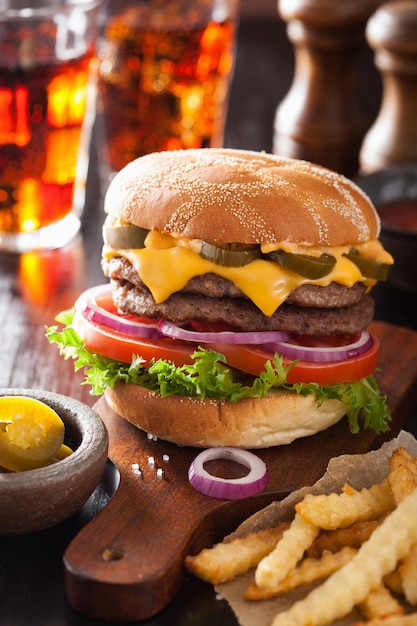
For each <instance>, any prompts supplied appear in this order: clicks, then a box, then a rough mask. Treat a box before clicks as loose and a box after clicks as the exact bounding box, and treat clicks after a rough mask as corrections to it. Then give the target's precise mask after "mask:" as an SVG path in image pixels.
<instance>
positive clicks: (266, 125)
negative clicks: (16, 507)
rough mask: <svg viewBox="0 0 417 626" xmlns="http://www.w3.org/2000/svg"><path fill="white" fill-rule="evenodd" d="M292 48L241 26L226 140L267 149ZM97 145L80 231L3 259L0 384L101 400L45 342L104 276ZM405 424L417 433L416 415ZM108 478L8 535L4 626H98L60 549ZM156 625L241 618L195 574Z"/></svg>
mask: <svg viewBox="0 0 417 626" xmlns="http://www.w3.org/2000/svg"><path fill="white" fill-rule="evenodd" d="M361 67H362V71H363V75H364V92H363V93H364V98H365V101H366V106H367V107H368V109H369V114H370V117H372V115H374V114H375V112H376V110H377V108H378V106H379V97H380V91H379V87H380V86H379V81H378V76H377V75H376V72H375V70H374V67H373V64H372V58H371V55H370V54H369V53H368V51H367V50H364V56H363V62H362V66H361ZM292 72H293V57H292V49H291V47H290V45H289V43H288V41H287V39H286V35H285V27H284V25H283V24H282V23H281V22H280V21H279V20H278V18H276V19H268V20H265V21H258V22H249V21H243V22H242V24H241V27H240V33H239V41H238V55H237V63H236V71H235V77H234V82H233V86H232V92H231V99H230V110H229V116H228V122H227V128H226V136H225V145H226V146H229V147H236V148H247V149H254V150H267V151H269V150H270V149H271V146H272V127H273V118H274V113H275V108H276V106H277V104H278V102H279V101H280V100H281V98H282V97H283V96H284V95H285V93H286V91H287V89H288V87H289V85H290V82H291V78H292ZM98 162H99V155H98V154H97V151H95V150H93V152H92V165H91V168H90V170H91V171H90V175H89V181H88V196H87V210H86V215H85V222H84V226H83V233H82V237H80V239H79V240H78V241H77V242H75V243H74V244H73V245H71V246H69V247H68V248H67V249H65V250H61V251H51V252H45V253H42V254H26V255H22V256H21V257H17V256H8V255H1V256H0V388H7V387H15V388H19V387H21V388H40V389H46V390H50V391H56V392H59V393H62V394H65V395H68V396H72V397H74V398H77V399H79V400H81V401H83V402H85V403H86V404H88V405H93V404H94V403H95V401H96V398H94V397H92V396H90V395H89V391H88V389H87V387H85V386H81V384H80V383H81V380H82V374H74V372H73V365H72V362H65V361H63V360H62V359H61V358H59V356H58V353H57V350H56V348H55V347H54V346H50V345H49V344H48V342H47V340H46V339H45V336H44V332H45V331H44V329H45V326H46V325H49V324H51V323H53V321H54V317H55V315H56V313H57V312H58V311H60V310H62V309H65V308H68V307H70V306H71V305H72V304H73V302H74V300H75V298H76V297H77V295H78V294H79V293H80V292H81V291H82V290H83V289H85V288H87V287H89V286H92V285H95V284H98V283H100V282H103V276H102V273H101V269H100V255H101V245H102V240H101V224H102V222H103V212H102V197H101V194H100V185H99V175H98V171H97V163H98ZM375 297H376V302H377V312H376V318H377V319H379V320H384V321H389V322H393V323H396V324H401V325H405V326H409V327H412V328H417V316H416V311H417V303H416V298H415V297H411V296H409V295H407V294H402V293H398V292H395V291H394V290H393V289H392V288H390V287H387V286H384V287H381V288H378V289H376V290H375ZM407 428H409V429H410V430H415V424H414V420H413V419H410V420H409V422H408V424H407ZM110 492H111V488H110V487H109V485H108V483H107V482H106V480H104V481H103V483H102V484H101V485H100V486H99V488H98V489H97V491H96V492H95V494H93V497H92V498H91V499H90V500H89V502H88V503H87V505H86V506H85V507H84V508H83V510H82V511H80V512H79V514H77V515H75V516H74V517H73V518H71V519H70V520H68V521H67V522H64V523H63V524H60V525H59V526H57V527H55V528H52V529H50V530H47V531H43V532H40V533H37V534H35V535H29V536H23V537H7V538H0V623H1V624H2V625H3V624H4V626H26V625H28V624H32V625H39V626H49V625H50V626H64V625H66V626H69V625H70V626H94V625H95V624H98V623H103V624H104V622H97V621H94V620H90V619H88V618H86V617H83V616H82V615H79V614H77V613H76V612H74V611H73V610H72V609H71V608H69V607H68V605H67V604H66V601H65V594H64V587H63V576H62V554H63V552H64V550H65V548H66V546H67V545H68V544H69V543H70V541H71V539H72V538H73V537H74V536H75V535H76V534H77V532H78V531H79V530H80V528H81V527H82V526H84V525H85V524H86V522H87V521H89V520H90V519H91V518H92V517H93V516H94V515H95V513H96V512H97V511H98V510H99V509H100V508H102V507H103V505H104V504H105V503H106V502H107V501H108V499H109V497H110V495H111V493H110ZM141 623H142V624H146V625H149V626H163V625H164V626H165V625H166V626H168V625H169V626H172V625H173V624H175V625H176V626H186V625H187V626H188V625H191V624H193V625H194V626H197V624H198V626H205V625H207V626H209V625H210V626H211V625H212V624H213V623H216V624H218V626H221V625H235V624H236V620H235V618H234V616H233V614H232V613H231V611H230V610H229V608H228V607H227V605H226V604H225V602H223V601H221V600H218V599H216V598H215V595H214V593H213V590H212V589H211V587H209V586H208V585H205V584H203V583H200V582H199V581H197V580H195V579H194V578H192V577H190V578H189V579H187V580H186V582H185V583H184V585H183V586H182V588H181V589H180V591H179V593H178V594H177V596H176V597H175V599H174V600H173V602H172V603H171V604H170V605H169V606H168V608H167V609H165V610H163V611H162V612H161V613H160V614H159V615H157V616H156V617H154V618H152V619H149V620H146V621H145V622H141Z"/></svg>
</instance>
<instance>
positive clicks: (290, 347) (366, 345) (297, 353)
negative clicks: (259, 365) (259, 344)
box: [264, 330, 373, 363]
mask: <svg viewBox="0 0 417 626" xmlns="http://www.w3.org/2000/svg"><path fill="white" fill-rule="evenodd" d="M372 345H373V340H372V337H371V335H370V333H369V332H368V331H367V330H364V331H362V333H361V334H360V337H359V339H357V341H354V342H353V343H350V344H347V345H343V346H336V347H326V348H324V347H323V346H320V347H311V346H302V345H297V344H293V343H287V342H284V341H278V342H274V343H270V344H268V345H267V346H264V347H266V348H268V349H270V350H271V351H272V352H278V353H279V354H281V355H282V356H285V357H287V358H289V359H299V360H300V361H310V362H315V363H331V362H334V361H343V360H344V359H354V358H355V357H358V356H359V355H361V354H363V353H364V352H367V351H368V350H369V349H370V348H371V347H372Z"/></svg>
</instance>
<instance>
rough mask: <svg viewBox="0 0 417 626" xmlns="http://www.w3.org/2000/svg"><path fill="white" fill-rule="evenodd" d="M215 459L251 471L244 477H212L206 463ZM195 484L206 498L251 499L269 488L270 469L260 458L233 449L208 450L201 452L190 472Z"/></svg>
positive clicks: (191, 479) (190, 479) (247, 452)
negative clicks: (227, 461) (223, 460)
mask: <svg viewBox="0 0 417 626" xmlns="http://www.w3.org/2000/svg"><path fill="white" fill-rule="evenodd" d="M214 459H227V460H231V461H235V462H236V463H240V464H241V465H244V466H245V467H247V468H248V469H249V473H248V474H247V475H246V476H243V477H241V478H220V477H219V476H213V475H212V474H209V473H208V472H207V470H206V469H205V468H204V463H206V462H207V461H212V460H214ZM188 479H189V481H190V483H191V485H192V486H193V487H194V489H196V490H197V491H199V492H200V493H202V494H203V495H206V496H210V497H212V498H219V499H221V500H240V499H243V498H250V497H251V496H254V495H255V494H257V493H259V492H260V491H262V489H264V488H265V487H266V485H267V484H268V480H269V475H268V469H267V467H266V465H265V463H264V462H263V461H262V459H260V458H259V457H258V456H256V455H255V454H253V453H252V452H249V451H248V450H242V449H240V448H233V447H218V448H208V449H207V450H203V452H200V454H198V455H197V456H196V458H195V459H194V461H193V462H192V463H191V465H190V468H189V470H188Z"/></svg>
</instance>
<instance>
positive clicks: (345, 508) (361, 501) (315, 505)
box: [295, 479, 395, 530]
mask: <svg viewBox="0 0 417 626" xmlns="http://www.w3.org/2000/svg"><path fill="white" fill-rule="evenodd" d="M394 507H395V501H394V498H393V496H392V492H391V488H390V485H389V483H388V480H387V479H385V480H383V481H382V482H381V483H378V484H375V485H372V486H371V487H369V488H364V489H361V491H357V492H355V493H340V494H337V493H330V494H329V495H324V494H320V495H311V494H308V495H307V496H306V497H305V498H304V499H303V500H302V501H301V502H298V503H297V504H296V505H295V510H296V511H297V513H299V514H300V515H301V516H302V517H303V518H304V519H305V520H306V521H308V522H310V524H314V525H315V526H319V527H320V528H322V529H324V530H335V529H336V528H343V527H344V528H346V527H347V526H351V525H352V524H353V523H354V522H358V521H365V520H372V519H377V518H378V517H381V515H384V514H385V513H387V512H389V511H392V509H393V508H394Z"/></svg>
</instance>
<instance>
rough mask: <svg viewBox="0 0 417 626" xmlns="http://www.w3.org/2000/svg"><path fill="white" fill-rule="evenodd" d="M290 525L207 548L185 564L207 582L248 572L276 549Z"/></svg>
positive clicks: (281, 525)
mask: <svg viewBox="0 0 417 626" xmlns="http://www.w3.org/2000/svg"><path fill="white" fill-rule="evenodd" d="M289 525H290V524H289V523H287V522H284V523H282V524H280V525H278V526H277V527H275V528H268V529H267V530H261V531H259V532H256V533H251V534H249V535H246V536H245V537H237V538H235V539H232V540H231V541H229V542H223V543H218V544H216V545H215V546H213V547H212V548H204V550H201V552H199V553H198V554H197V555H195V556H187V557H186V558H185V566H186V567H187V569H188V570H189V571H190V572H192V573H193V574H195V575H196V576H198V577H199V578H201V579H203V580H205V581H206V582H210V583H212V584H214V585H217V584H218V583H221V582H226V581H227V580H231V579H232V578H234V577H235V576H239V575H240V574H245V573H246V572H247V571H248V570H249V569H250V568H251V567H256V565H257V564H258V563H259V561H260V560H261V559H263V558H264V557H265V556H266V555H267V554H269V553H270V552H271V550H273V549H274V548H275V546H276V544H277V542H278V541H279V539H281V537H282V535H283V533H284V531H285V530H286V529H287V528H289Z"/></svg>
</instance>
